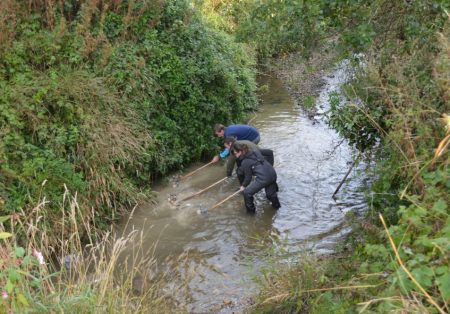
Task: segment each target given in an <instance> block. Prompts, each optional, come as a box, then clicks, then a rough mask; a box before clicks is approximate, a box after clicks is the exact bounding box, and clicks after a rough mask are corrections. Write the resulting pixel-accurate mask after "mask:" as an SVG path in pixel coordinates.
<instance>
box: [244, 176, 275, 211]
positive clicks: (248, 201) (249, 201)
mask: <svg viewBox="0 0 450 314" xmlns="http://www.w3.org/2000/svg"><path fill="white" fill-rule="evenodd" d="M263 188H264V189H265V192H266V197H267V199H268V200H269V201H271V202H272V207H273V208H275V209H278V208H280V207H281V205H280V201H279V200H278V196H277V192H278V185H277V183H276V182H272V183H269V184H264V183H262V182H260V181H258V180H254V181H253V182H252V183H250V185H249V186H247V187H246V188H245V190H244V202H245V208H247V210H248V211H249V212H255V211H256V208H255V204H254V202H253V201H254V197H253V195H255V194H256V193H258V192H259V191H260V190H262V189H263Z"/></svg>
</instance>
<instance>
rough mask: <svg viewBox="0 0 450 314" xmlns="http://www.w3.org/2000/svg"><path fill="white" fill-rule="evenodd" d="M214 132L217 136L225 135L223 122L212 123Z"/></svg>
mask: <svg viewBox="0 0 450 314" xmlns="http://www.w3.org/2000/svg"><path fill="white" fill-rule="evenodd" d="M214 134H215V135H216V136H217V137H224V136H225V126H224V125H223V124H219V123H217V124H216V125H214Z"/></svg>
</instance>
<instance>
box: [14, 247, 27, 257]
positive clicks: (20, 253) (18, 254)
mask: <svg viewBox="0 0 450 314" xmlns="http://www.w3.org/2000/svg"><path fill="white" fill-rule="evenodd" d="M15 253H16V257H23V256H24V255H25V249H24V248H23V247H20V246H18V247H16V250H15Z"/></svg>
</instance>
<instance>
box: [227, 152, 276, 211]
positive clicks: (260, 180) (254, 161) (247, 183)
mask: <svg viewBox="0 0 450 314" xmlns="http://www.w3.org/2000/svg"><path fill="white" fill-rule="evenodd" d="M233 154H234V155H235V156H236V158H238V159H239V161H240V163H241V166H240V167H239V172H240V173H241V174H242V175H243V176H244V179H243V181H242V184H241V188H240V189H241V191H242V192H243V194H244V202H245V207H246V208H247V210H248V211H249V212H255V211H256V208H255V204H254V202H253V200H254V197H253V195H255V194H256V193H257V192H259V191H260V190H261V189H263V188H264V189H265V192H266V197H267V199H268V200H269V201H271V202H272V207H273V208H275V209H278V208H280V207H281V205H280V201H279V200H278V195H277V192H278V185H277V173H276V172H275V169H274V168H273V167H272V166H271V165H270V164H269V162H268V161H267V160H265V159H264V157H263V156H262V154H261V153H260V152H259V151H258V150H250V149H249V148H248V146H247V145H245V144H236V143H235V144H234V145H233ZM253 176H255V177H256V178H255V180H253V181H252V177H253Z"/></svg>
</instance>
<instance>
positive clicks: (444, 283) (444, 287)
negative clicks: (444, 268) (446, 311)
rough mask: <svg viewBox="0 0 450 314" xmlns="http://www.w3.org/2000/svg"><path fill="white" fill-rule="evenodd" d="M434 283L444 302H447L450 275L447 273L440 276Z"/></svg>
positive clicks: (449, 296) (449, 295) (449, 291)
mask: <svg viewBox="0 0 450 314" xmlns="http://www.w3.org/2000/svg"><path fill="white" fill-rule="evenodd" d="M436 281H437V284H438V287H439V290H440V291H441V293H442V296H443V297H444V299H445V301H446V302H448V301H449V300H450V273H448V272H447V273H445V274H443V275H442V276H439V277H438V278H437V279H436Z"/></svg>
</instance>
